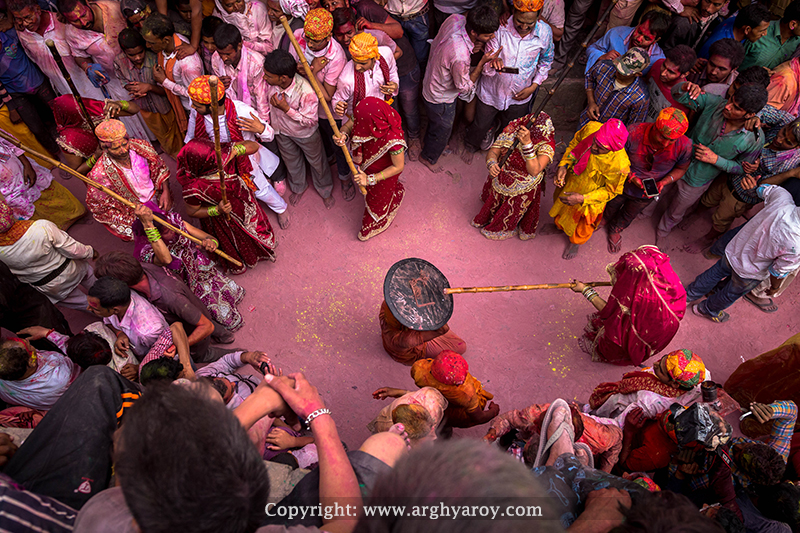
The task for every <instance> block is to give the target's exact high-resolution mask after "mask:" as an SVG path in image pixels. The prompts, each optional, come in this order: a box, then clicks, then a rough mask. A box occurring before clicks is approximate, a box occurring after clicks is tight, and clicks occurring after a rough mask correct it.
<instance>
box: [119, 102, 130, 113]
mask: <svg viewBox="0 0 800 533" xmlns="http://www.w3.org/2000/svg"><path fill="white" fill-rule="evenodd" d="M130 106H131V104H130V102H128V101H127V100H120V101H119V108H120V109H122V110H123V111H127V110H128V108H129V107H130Z"/></svg>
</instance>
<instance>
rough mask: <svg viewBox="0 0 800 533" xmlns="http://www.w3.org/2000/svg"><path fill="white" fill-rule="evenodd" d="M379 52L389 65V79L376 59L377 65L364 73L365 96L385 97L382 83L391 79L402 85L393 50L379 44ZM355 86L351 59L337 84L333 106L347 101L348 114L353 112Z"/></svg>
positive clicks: (354, 73) (332, 101) (354, 74)
mask: <svg viewBox="0 0 800 533" xmlns="http://www.w3.org/2000/svg"><path fill="white" fill-rule="evenodd" d="M378 53H380V54H381V57H383V59H384V60H385V61H386V64H387V65H388V67H389V79H388V80H386V79H385V78H384V77H383V71H382V70H381V65H380V61H378V60H376V61H375V66H373V67H372V70H370V71H368V72H365V73H364V89H365V90H364V98H366V97H368V96H374V97H376V98H380V99H383V93H382V92H381V85H385V84H386V83H387V82H390V81H393V82H394V83H396V84H397V85H398V87H399V85H400V78H399V77H398V76H397V63H395V60H394V55H393V54H392V51H391V50H390V49H389V48H387V47H385V46H379V47H378ZM355 86H356V71H355V66H354V63H353V61H352V60H350V61H348V62H347V64H346V65H345V66H344V69H342V75H341V77H340V78H339V83H338V85H337V86H336V93H335V94H334V95H333V98H332V99H331V104H332V107H333V108H336V104H337V103H338V102H347V111H346V114H348V115H349V114H352V112H353V90H354V89H355ZM394 94H397V90H395V92H394Z"/></svg>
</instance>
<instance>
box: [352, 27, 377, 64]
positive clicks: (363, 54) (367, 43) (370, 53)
mask: <svg viewBox="0 0 800 533" xmlns="http://www.w3.org/2000/svg"><path fill="white" fill-rule="evenodd" d="M348 50H350V56H351V57H352V58H353V61H367V60H370V59H377V58H379V57H380V56H381V54H380V52H378V39H376V38H375V37H374V36H372V35H370V34H369V33H364V32H361V33H357V34H355V35H354V36H353V38H352V39H351V40H350V46H349V47H348Z"/></svg>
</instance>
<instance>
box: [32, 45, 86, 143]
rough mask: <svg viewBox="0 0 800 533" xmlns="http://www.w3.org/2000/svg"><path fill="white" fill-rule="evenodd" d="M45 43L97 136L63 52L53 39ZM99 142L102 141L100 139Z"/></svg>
mask: <svg viewBox="0 0 800 533" xmlns="http://www.w3.org/2000/svg"><path fill="white" fill-rule="evenodd" d="M44 44H46V45H47V48H49V49H50V53H51V54H52V55H53V59H54V60H55V62H56V65H58V69H59V70H60V71H61V75H62V76H64V79H65V80H67V85H69V90H70V91H72V96H73V97H74V98H75V101H76V102H77V104H78V109H79V110H80V112H81V115H83V120H85V121H86V124H88V125H89V128H91V130H92V135H94V136H95V138H97V134H95V132H94V129H95V125H94V120H92V116H91V115H90V114H89V111H87V110H86V105H85V104H84V103H83V98H82V97H81V95H80V93H79V92H78V89H77V88H76V87H75V82H73V81H72V76H70V75H69V71H68V70H67V67H66V66H65V65H64V60H63V59H61V54H60V53H59V52H58V48H56V43H54V42H53V40H52V39H47V40H46V41H45V43H44ZM98 142H100V141H99V139H98Z"/></svg>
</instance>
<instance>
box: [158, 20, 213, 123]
mask: <svg viewBox="0 0 800 533" xmlns="http://www.w3.org/2000/svg"><path fill="white" fill-rule="evenodd" d="M176 35H178V34H176ZM178 37H179V38H180V40H181V41H183V42H184V43H188V42H189V40H188V39H186V38H185V37H184V36H183V35H178ZM177 53H178V50H177V48H176V49H175V50H173V51H172V53H171V54H164V64H163V65H162V67H164V70H166V65H167V63H168V62H169V60H170V59H172V58H173V57H174V56H175V54H177ZM202 75H203V60H202V59H201V58H200V54H198V53H197V52H195V53H194V54H192V55H190V56H186V57H184V58H183V59H178V60H177V61H175V65H174V66H173V67H172V78H173V79H174V80H175V81H172V80H170V79H169V78H166V79H165V80H164V83H162V84H161V85H162V87H164V88H165V89H166V90H168V91H170V92H172V94H175V95H177V96H178V97H180V99H181V104H183V107H184V108H185V109H191V108H192V100H191V99H190V98H189V85H190V84H191V83H192V82H193V81H194V79H195V78H197V77H200V76H202Z"/></svg>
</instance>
